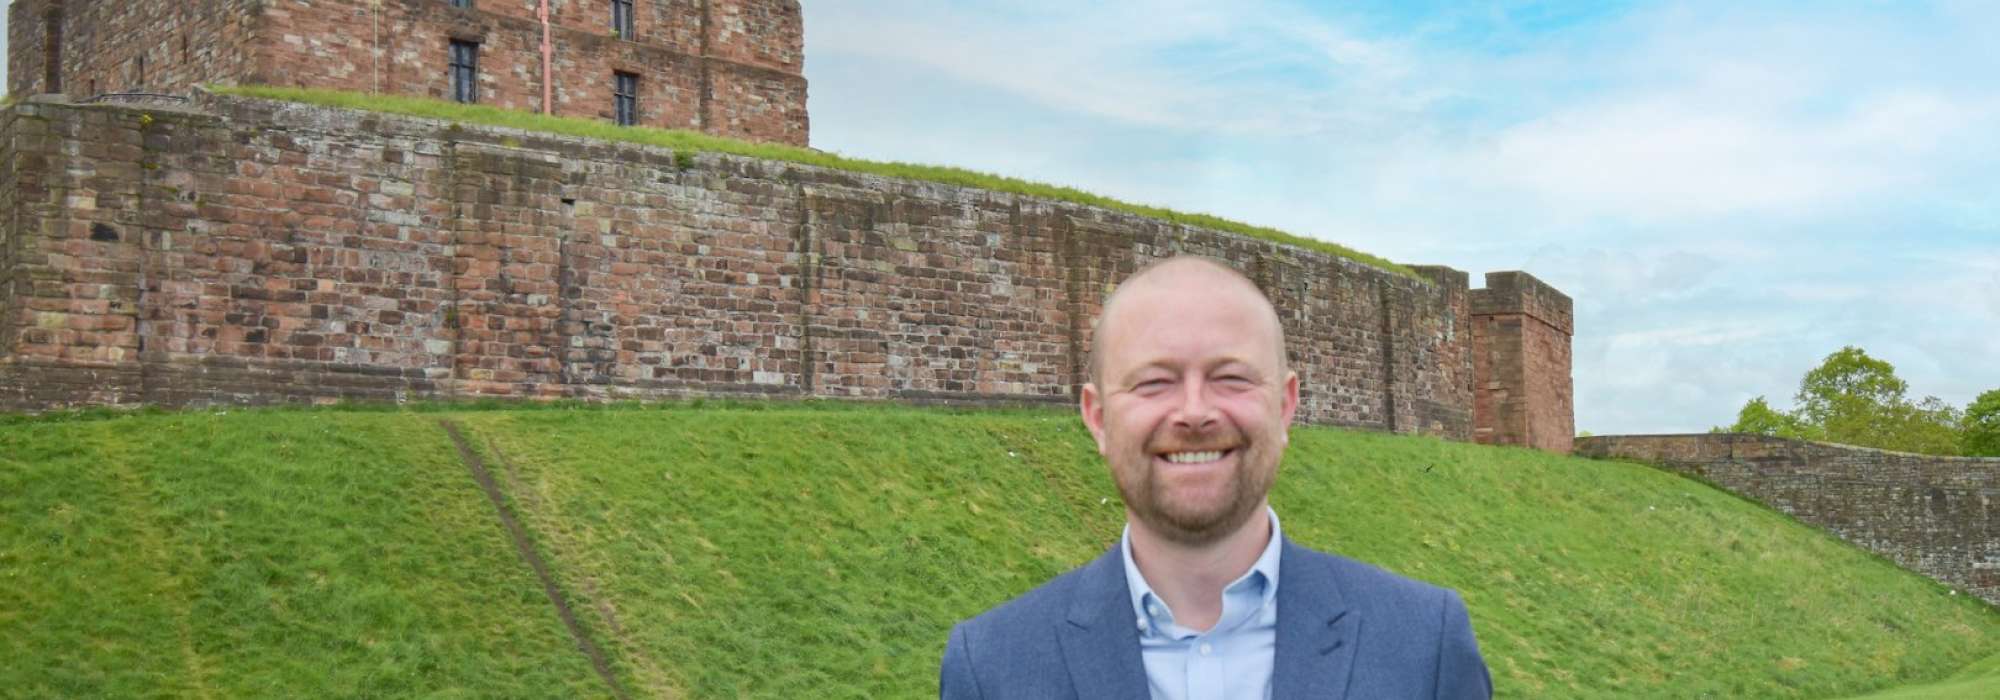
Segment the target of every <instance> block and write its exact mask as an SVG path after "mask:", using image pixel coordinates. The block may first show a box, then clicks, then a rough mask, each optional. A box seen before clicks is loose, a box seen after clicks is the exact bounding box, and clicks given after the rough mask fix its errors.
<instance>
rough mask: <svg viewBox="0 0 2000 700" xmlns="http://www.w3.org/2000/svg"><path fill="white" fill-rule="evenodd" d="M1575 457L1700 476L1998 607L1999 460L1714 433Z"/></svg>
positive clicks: (1643, 438) (1595, 445) (1583, 446)
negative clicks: (1625, 461) (1650, 465)
mask: <svg viewBox="0 0 2000 700" xmlns="http://www.w3.org/2000/svg"><path fill="white" fill-rule="evenodd" d="M1576 454H1577V455H1580V456H1585V457H1596V458H1618V459H1632V460H1638V461H1642V462H1650V463H1653V464H1657V465H1660V466H1662V467H1665V468H1666V469H1668V470H1671V471H1675V472H1679V473H1682V474H1688V475H1691V476H1695V477H1699V478H1701V479H1702V480H1704V481H1707V482H1709V483H1712V484H1715V485H1717V486H1720V487H1722V488H1724V489H1728V490H1729V491H1731V492H1734V493H1736V494H1738V495H1741V496H1744V497H1746V498H1750V499H1752V500H1755V501H1757V502H1760V503H1763V504H1765V505H1768V506H1771V507H1772V508H1776V509H1778V510H1780V511H1783V512H1785V513H1786V514H1788V515H1791V516H1792V517H1795V518H1798V519H1799V520H1801V521H1803V522H1805V523H1807V524H1809V525H1812V526H1815V527H1818V528H1821V529H1824V530H1826V531H1828V532H1831V533H1833V534H1834V535H1836V536H1838V537H1840V538H1841V539H1843V540H1847V541H1848V542H1849V543H1851V544H1853V545H1855V546H1857V547H1860V548H1862V549H1866V550H1868V551H1871V552H1874V553H1876V554H1880V555H1882V556H1884V557H1888V558H1889V560H1890V561H1894V562H1896V563H1897V564H1898V565H1901V566H1902V567H1904V568H1907V569H1910V570H1912V571H1916V572H1918V573H1921V574H1923V575H1925V576H1929V577H1931V578H1933V579H1936V580H1938V581H1941V582H1944V583H1946V584H1949V585H1951V586H1952V587H1954V588H1958V589H1962V590H1965V591H1967V592H1968V593H1971V594H1972V595H1975V596H1978V597H1980V598H1981V599H1984V600H1985V601H1986V602H1989V603H1993V604H1995V605H2000V458H1974V457H1936V456H1931V455H1917V454H1907V453H1902V452H1889V451H1886V450H1874V449H1869V448H1865V447H1850V446H1847V445H1833V444H1827V443H1816V442H1803V441H1799V440H1787V439H1784V438H1775V437H1767V436H1763V435H1740V434H1714V433H1710V434H1700V435H1617V436H1599V437H1588V438H1578V439H1577V441H1576Z"/></svg>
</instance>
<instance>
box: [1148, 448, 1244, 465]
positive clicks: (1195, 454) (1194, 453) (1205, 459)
mask: <svg viewBox="0 0 2000 700" xmlns="http://www.w3.org/2000/svg"><path fill="white" fill-rule="evenodd" d="M1236 452H1237V448H1234V447H1231V448H1227V449H1220V450H1177V451H1173V452H1161V453H1157V454H1155V455H1153V458H1154V459H1158V460H1160V461H1162V462H1166V463H1168V464H1172V465H1175V466H1202V465H1207V464H1214V463H1216V462H1220V461H1222V460H1224V459H1227V458H1229V456H1230V455H1234V454H1236Z"/></svg>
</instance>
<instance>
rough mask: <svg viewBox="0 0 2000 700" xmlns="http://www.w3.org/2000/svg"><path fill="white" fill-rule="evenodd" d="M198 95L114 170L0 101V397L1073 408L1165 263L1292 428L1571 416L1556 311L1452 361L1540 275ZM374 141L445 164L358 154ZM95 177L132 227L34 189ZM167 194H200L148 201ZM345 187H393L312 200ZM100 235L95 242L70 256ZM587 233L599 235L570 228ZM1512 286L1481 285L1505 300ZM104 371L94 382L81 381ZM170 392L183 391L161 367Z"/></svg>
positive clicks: (880, 182) (975, 193) (82, 138)
mask: <svg viewBox="0 0 2000 700" xmlns="http://www.w3.org/2000/svg"><path fill="white" fill-rule="evenodd" d="M198 97H199V99H197V101H196V104H195V105H194V107H195V108H196V109H198V110H201V111H200V112H196V113H189V114H186V115H182V116H179V117H177V118H176V119H173V120H160V121H158V122H155V123H154V124H152V125H151V126H148V127H146V128H147V129H151V130H159V131H162V132H167V133H168V136H169V137H168V138H162V139H157V140H156V143H157V144H158V146H157V147H155V148H152V149H151V150H148V151H146V152H145V155H144V157H145V158H147V159H148V160H149V161H151V162H154V163H156V164H157V165H158V167H157V168H153V169H129V170H126V171H123V174H121V175H119V176H118V177H116V178H107V177H105V176H102V175H98V174H97V173H101V172H105V171H106V170H107V168H106V167H105V166H107V165H112V164H115V162H114V159H116V158H118V157H122V156H120V155H119V154H118V153H117V152H115V151H107V150H102V149H93V148H89V146H92V145H93V144H95V143H97V140H101V139H119V138H122V137H118V136H113V135H111V134H109V133H107V132H100V131H93V130H88V129H80V128H70V127H73V126H76V125H80V124H83V123H86V122H89V121H91V120H92V119H96V118H102V117H104V116H106V115H109V116H115V117H119V118H120V119H123V118H125V117H129V116H131V115H134V114H141V113H144V112H145V111H148V110H152V109H153V108H139V107H133V106H76V105H68V104H63V103H61V102H59V101H37V102H30V103H27V104H23V105H16V106H15V107H13V108H11V109H8V110H0V135H4V134H5V133H7V132H6V131H5V130H6V129H11V128H12V125H13V124H14V123H16V122H18V121H19V120H20V119H22V118H24V115H25V114H26V113H27V112H28V111H30V110H33V111H34V112H36V113H37V115H38V117H37V118H39V119H46V120H48V122H49V123H50V124H53V125H56V126H57V127H58V128H56V129H54V131H56V132H58V133H63V134H68V135H67V136H63V137H60V138H52V139H49V140H47V141H46V142H43V143H40V144H23V143H22V142H19V141H12V140H7V139H4V138H0V163H4V164H7V165H6V166H5V169H4V170H0V199H4V200H5V202H6V203H7V204H8V205H9V206H10V207H11V208H12V210H13V211H14V212H15V215H14V216H12V217H0V222H4V223H5V225H6V226H8V227H10V228H9V229H8V231H7V232H6V233H7V238H6V239H5V240H9V241H12V243H11V244H10V245H8V246H0V255H5V256H7V257H4V258H0V408H11V409H28V410H42V409H48V408H55V407H62V406H74V405H98V404H113V405H117V404H138V403H144V404H162V405H188V404H207V403H238V402H273V401H313V400H322V399H327V398H329V397H332V398H378V399H384V400H388V399H401V398H408V397H419V398H421V397H454V396H468V395H497V396H526V397H549V396H571V397H577V398H586V399H612V398H659V397H674V396H692V395H736V394H745V393H750V394H754V395H762V396H793V397H805V396H819V397H839V398H862V399H900V400H909V401H918V402H925V403H931V402H947V403H1020V402H1036V403H1066V402H1069V401H1071V400H1073V398H1074V396H1075V394H1076V392H1077V390H1078V387H1079V386H1080V385H1081V384H1082V383H1083V382H1085V381H1087V377H1086V376H1085V374H1086V371H1087V367H1086V366H1085V362H1086V358H1087V356H1088V353H1089V350H1090V344H1091V337H1090V335H1091V331H1092V326H1093V323H1094V321H1095V318H1096V315H1097V313H1098V311H1099V309H1100V305H1101V302H1102V299H1103V296H1104V294H1105V293H1107V292H1108V291H1109V290H1110V289H1111V288H1112V287H1113V286H1114V285H1115V284H1116V283H1117V282H1118V281H1119V280H1122V279H1124V278H1125V277H1126V276H1128V275H1130V274H1131V273H1133V272H1134V271H1136V270H1138V269H1139V268H1140V267H1141V266H1143V265H1145V264H1147V263H1149V262H1152V261H1155V260H1159V259H1163V258H1165V257H1169V256H1172V255H1176V254H1183V253H1185V254H1199V255H1206V256H1210V257H1213V258H1216V259H1218V260H1221V261H1224V262H1225V263H1227V264H1230V265H1233V266H1235V267H1237V268H1238V269H1240V270H1242V271H1243V272H1244V273H1245V274H1246V275H1248V276H1249V277H1250V278H1251V279H1253V280H1254V281H1255V282H1256V283H1257V284H1258V285H1259V286H1260V287H1262V288H1263V289H1264V290H1265V292H1266V293H1267V294H1268V295H1269V296H1270V297H1271V299H1272V301H1273V303H1274V305H1275V306H1276V307H1277V310H1278V313H1279V315H1280V318H1281V320H1282V321H1283V323H1284V324H1285V327H1286V329H1287V339H1288V346H1287V348H1286V350H1287V353H1288V356H1289V357H1290V359H1291V362H1292V364H1293V366H1294V368H1295V369H1297V370H1298V371H1299V372H1300V374H1301V376H1302V380H1303V386H1304V389H1303V400H1302V404H1301V407H1300V413H1299V415H1300V418H1301V420H1304V421H1306V422H1310V423H1318V424H1330V425H1346V426H1354V427H1361V428H1369V429H1376V430H1389V431H1397V432H1408V433H1423V434H1431V435H1440V436H1445V437H1451V438H1456V439H1471V438H1472V437H1474V426H1475V425H1488V424H1493V423H1490V422H1489V421H1492V420H1493V419H1492V418H1490V417H1477V416H1476V414H1477V413H1478V412H1479V410H1480V409H1478V408H1477V407H1476V405H1475V402H1474V398H1475V396H1476V395H1477V394H1479V393H1482V392H1489V391H1494V392H1512V393H1513V394H1514V395H1527V396H1531V397H1532V396H1536V395H1537V394H1536V393H1535V392H1543V393H1542V394H1540V395H1542V396H1546V397H1549V398H1547V399H1546V400H1545V402H1544V403H1543V404H1539V405H1541V406H1542V408H1538V409H1535V410H1530V411H1526V412H1523V413H1522V415H1521V416H1520V417H1518V418H1516V419H1510V420H1514V423H1512V425H1519V426H1522V427H1519V428H1517V430H1518V433H1519V434H1520V435H1523V436H1526V437H1529V438H1533V439H1531V440H1526V441H1524V442H1525V444H1533V445H1537V446H1541V447H1549V446H1551V444H1554V443H1548V442H1543V441H1542V437H1539V436H1548V435H1556V434H1560V435H1562V436H1563V437H1567V433H1568V430H1569V428H1568V426H1569V425H1570V424H1571V422H1570V421H1571V419H1570V416H1569V415H1568V414H1567V407H1568V405H1569V395H1568V391H1569V389H1568V387H1569V383H1568V376H1569V374H1568V358H1569V345H1568V341H1569V336H1568V334H1567V332H1566V330H1567V325H1566V322H1564V325H1562V326H1561V328H1562V330H1561V331H1556V330H1549V331H1548V332H1546V333H1544V334H1543V335H1542V336H1541V339H1540V340H1539V341H1537V344H1534V345H1523V346H1521V347H1519V348H1517V349H1516V350H1514V351H1511V352H1505V353H1502V352H1493V353H1490V354H1491V357H1488V358H1486V359H1485V360H1483V361H1482V362H1483V363H1484V364H1479V365H1476V363H1475V355H1477V354H1478V353H1477V352H1475V343H1474V337H1475V333H1474V327H1475V322H1479V323H1487V322H1492V323H1496V324H1497V323H1510V322H1512V323H1522V322H1524V321H1521V319H1524V318H1525V319H1527V320H1528V321H1532V322H1534V323H1543V324H1544V325H1548V324H1547V323H1546V322H1544V321H1541V320H1537V319H1539V318H1540V316H1536V315H1535V314H1541V315H1552V314H1553V313H1554V311H1553V310H1551V309H1556V308H1559V309H1560V310H1561V311H1564V312H1566V311H1567V308H1568V306H1567V303H1568V302H1567V298H1561V296H1560V294H1559V293H1557V292H1555V291H1554V290H1550V289H1547V288H1546V287H1536V288H1535V294H1537V296H1536V297H1535V298H1536V299H1540V300H1543V301H1542V302H1538V303H1540V304H1542V305H1540V306H1534V307H1528V306H1522V305H1520V304H1516V305H1515V306H1514V307H1494V308H1491V309H1485V308H1482V309H1475V308H1474V307H1473V304H1474V301H1473V300H1474V299H1475V298H1479V297H1478V296H1476V295H1490V294H1491V293H1492V292H1491V290H1481V291H1478V292H1475V291H1472V290H1468V289H1467V278H1466V275H1465V274H1464V273H1462V272H1458V271H1455V270H1449V269H1446V268H1420V272H1421V277H1422V279H1414V278H1411V277H1408V276H1403V275H1398V274H1395V273H1391V272H1388V271H1385V270H1382V269H1379V268H1376V267H1372V266H1368V265H1364V264H1361V263H1358V262H1354V261H1352V260H1348V259H1345V258H1341V257H1337V256H1334V255H1331V254H1327V253H1321V252H1317V251H1312V250H1305V249H1301V248H1296V247H1293V246H1288V245H1283V244H1277V243H1272V242H1269V241H1263V240H1258V239H1252V238H1247V237H1244V236H1239V235H1235V234H1229V233H1223V232H1219V231H1214V230H1209V229H1202V228H1197V227H1192V226H1184V225H1178V224H1172V223H1168V222H1165V221H1160V220H1156V219H1149V218H1146V217H1141V216H1135V215H1130V214H1124V213H1119V212H1113V211H1108V210H1105V209H1100V208H1096V207H1091V206H1085V205H1079V204H1071V203H1066V202H1056V201H1050V200H1043V199H1037V198H1033V197H1026V196H1018V195H1012V194H1007V193H1001V192H993V191H986V190H979V189H973V188H966V187H959V186H952V185H944V184H938V183H931V182H919V181H911V180H900V179H894V178H887V177H880V176H874V175H862V174H857V173H853V172H846V171H837V170H826V169H820V168H814V167H809V166H802V165H798V164H795V163H783V162H773V161H763V160H757V159H751V158H742V157H735V156H724V155H716V154H705V155H703V156H702V157H700V158H697V159H695V160H694V162H693V163H692V164H688V163H683V162H682V161H681V160H680V159H677V158H675V157H674V155H673V154H672V153H671V152H669V151H665V150H661V149H651V148H646V147H640V146H633V145H628V144H612V143H603V142H597V141H590V140H585V139H576V138H567V137H556V136H548V135H541V134H528V133H523V132H518V131H512V130H506V129H488V128H481V127H472V126H462V125H440V124H438V123H437V122H433V121H428V120H421V119H408V118H398V117H393V116H386V115H380V114H364V113H358V112H352V111H345V110H338V109H330V108H321V107H311V106H305V105H298V104H290V103H277V102H270V101H263V100H251V99H240V98H227V97H219V96H214V95H208V94H206V93H203V94H201V95H199V96H198ZM191 133H201V134H203V136H202V137H201V138H190V137H188V135H189V134H191ZM510 144H511V145H510ZM290 152H314V153H336V152H338V153H347V154H350V155H352V157H325V158H319V159H316V160H309V161H297V162H295V161H291V160H289V157H288V156H287V155H285V154H286V153H290ZM389 152H397V153H434V154H437V157H435V158H428V159H418V160H415V161H412V162H401V163H399V162H393V161H391V160H387V159H382V158H376V157H372V156H370V155H366V154H373V153H389ZM26 156H33V157H26ZM224 164H227V165H224ZM250 166H255V167H250ZM87 179H97V180H103V182H101V183H99V185H101V191H103V192H115V193H128V194H123V195H120V196H121V197H123V198H124V201H123V203H122V205H121V206H124V207H125V208H127V209H130V210H133V211H138V212H145V213H146V214H147V215H146V216H143V217H134V216H132V215H131V214H130V213H129V212H120V211H114V210H109V209H106V208H101V207H100V208H76V207H68V206H64V205H63V204H62V202H64V201H65V199H66V198H65V197H64V196H36V195H35V194H34V193H41V192H48V193H73V192H75V191H77V190H79V189H81V188H83V187H84V181H85V180H87ZM169 181H171V182H177V183H181V184H179V185H176V187H179V188H181V189H182V190H183V191H186V192H192V193H193V195H194V196H195V197H197V198H200V199H202V200H204V201H209V200H212V201H215V202H216V203H217V204H216V205H214V206H199V207H194V208H186V207H168V206H166V204H168V203H169V202H171V201H174V200H175V198H176V197H177V196H178V195H174V194H172V193H169V192H167V191H166V190H165V188H163V187H160V186H159V183H162V182H169ZM361 183H369V184H367V185H366V186H367V187H371V188H374V189H375V190H376V191H379V192H391V191H394V192H408V193H409V194H408V195H398V196H395V197H389V198H374V197H351V198H344V197H340V196H338V195H340V194H343V193H346V194H352V193H353V192H358V191H359V190H360V188H362V187H363V186H364V185H362V184H361ZM307 212H310V213H309V214H308V213H307ZM302 214H303V215H302ZM98 224H108V225H115V226H118V227H119V228H120V231H121V235H120V236H119V237H118V239H117V240H115V241H114V240H102V241H96V240H91V231H92V229H93V227H94V226H96V225H98ZM603 230H612V231H615V232H616V233H615V234H605V235H603V236H598V235H587V236H586V235H579V234H580V233H581V232H595V231H603ZM168 240H171V241H172V244H171V245H166V244H165V242H166V241H168ZM1508 275H1518V273H1508V274H1507V275H1500V276H1489V278H1488V284H1489V286H1491V285H1493V284H1494V282H1495V280H1501V281H1503V282H1504V283H1505V284H1510V285H1513V286H1512V287H1507V288H1508V289H1515V290H1518V289H1520V288H1521V285H1522V284H1525V283H1523V282H1522V281H1521V279H1519V278H1525V275H1518V278H1517V277H1513V276H1508ZM1528 279H1531V278H1528ZM1537 284H1538V283H1537ZM1504 293H1508V294H1513V295H1514V296H1516V297H1520V293H1519V292H1518V291H1515V292H1504ZM1558 298H1560V301H1561V304H1559V305H1552V304H1553V300H1556V299H1558ZM1516 307H1519V308H1516ZM1545 307H1547V308H1545ZM1523 309H1525V310H1523ZM1481 313H1485V315H1481ZM1510 319H1511V320H1510ZM1551 328H1554V327H1553V326H1552V327H1551ZM35 358H57V359H55V360H49V361H61V362H71V363H73V365H65V366H66V367H69V366H73V367H74V368H75V369H76V371H75V372H69V371H65V372H63V373H53V374H52V373H48V372H44V371H42V370H41V369H29V367H31V366H32V367H34V368H43V367H47V366H48V365H47V364H46V363H44V364H32V363H33V362H42V361H43V360H41V359H35ZM90 363H97V364H90ZM1516 365H1519V366H1516ZM99 366H102V367H105V368H107V369H113V370H116V371H113V372H109V373H105V374H102V375H86V374H79V372H83V371H84V370H85V369H86V368H96V367H99ZM1480 367H1486V368H1487V369H1484V370H1481V369H1479V368H1480ZM194 368H199V372H198V373H194V374H191V372H193V370H194ZM92 371H94V370H92ZM1481 372H1486V373H1487V374H1481ZM1488 374H1490V377H1488V376H1487V375H1488ZM84 376H101V378H102V379H103V380H104V381H111V382H123V383H122V384H115V385H112V384H91V383H89V382H88V381H84V380H80V379H77V378H78V377H84ZM164 376H173V377H179V378H180V379H181V380H177V381H175V382H162V381H154V379H153V378H155V377H164ZM190 376H194V377H196V378H195V379H188V377H190ZM328 376H340V377H343V379H342V380H341V383H339V384H328V383H326V382H325V381H323V379H324V378H325V377H328ZM132 377H138V378H139V380H138V381H136V382H135V381H133V380H132V379H131V378H132ZM45 378H47V379H46V381H45ZM183 380H184V381H183ZM1475 388H1478V389H1479V391H1477V392H1476V391H1475ZM1550 407H1553V408H1550Z"/></svg>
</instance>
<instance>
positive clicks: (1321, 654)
mask: <svg viewBox="0 0 2000 700" xmlns="http://www.w3.org/2000/svg"><path fill="white" fill-rule="evenodd" d="M1360 634H1361V615H1360V613H1357V612H1354V611H1353V610H1350V609H1348V607H1347V605H1346V604H1345V603H1344V602H1343V601H1342V600H1341V596H1340V587H1339V585H1338V584H1336V583H1335V582H1334V579H1333V572H1332V571H1331V570H1330V569H1329V568H1328V567H1327V566H1326V565H1325V563H1324V562H1321V561H1317V560H1315V559H1314V558H1313V557H1311V556H1309V553H1308V552H1307V551H1306V550H1305V549H1304V548H1302V547H1299V546H1298V545H1296V544H1293V543H1292V541H1291V539H1290V538H1286V539H1285V541H1284V550H1283V552H1282V553H1281V554H1280V555H1279V560H1278V642H1277V644H1278V648H1277V651H1276V654H1275V656H1276V658H1274V659H1273V664H1272V670H1271V697H1274V698H1343V697H1346V693H1347V682H1348V678H1349V677H1350V676H1352V675H1353V672H1354V649H1355V646H1356V644H1357V642H1358V641H1359V638H1360Z"/></svg>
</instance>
